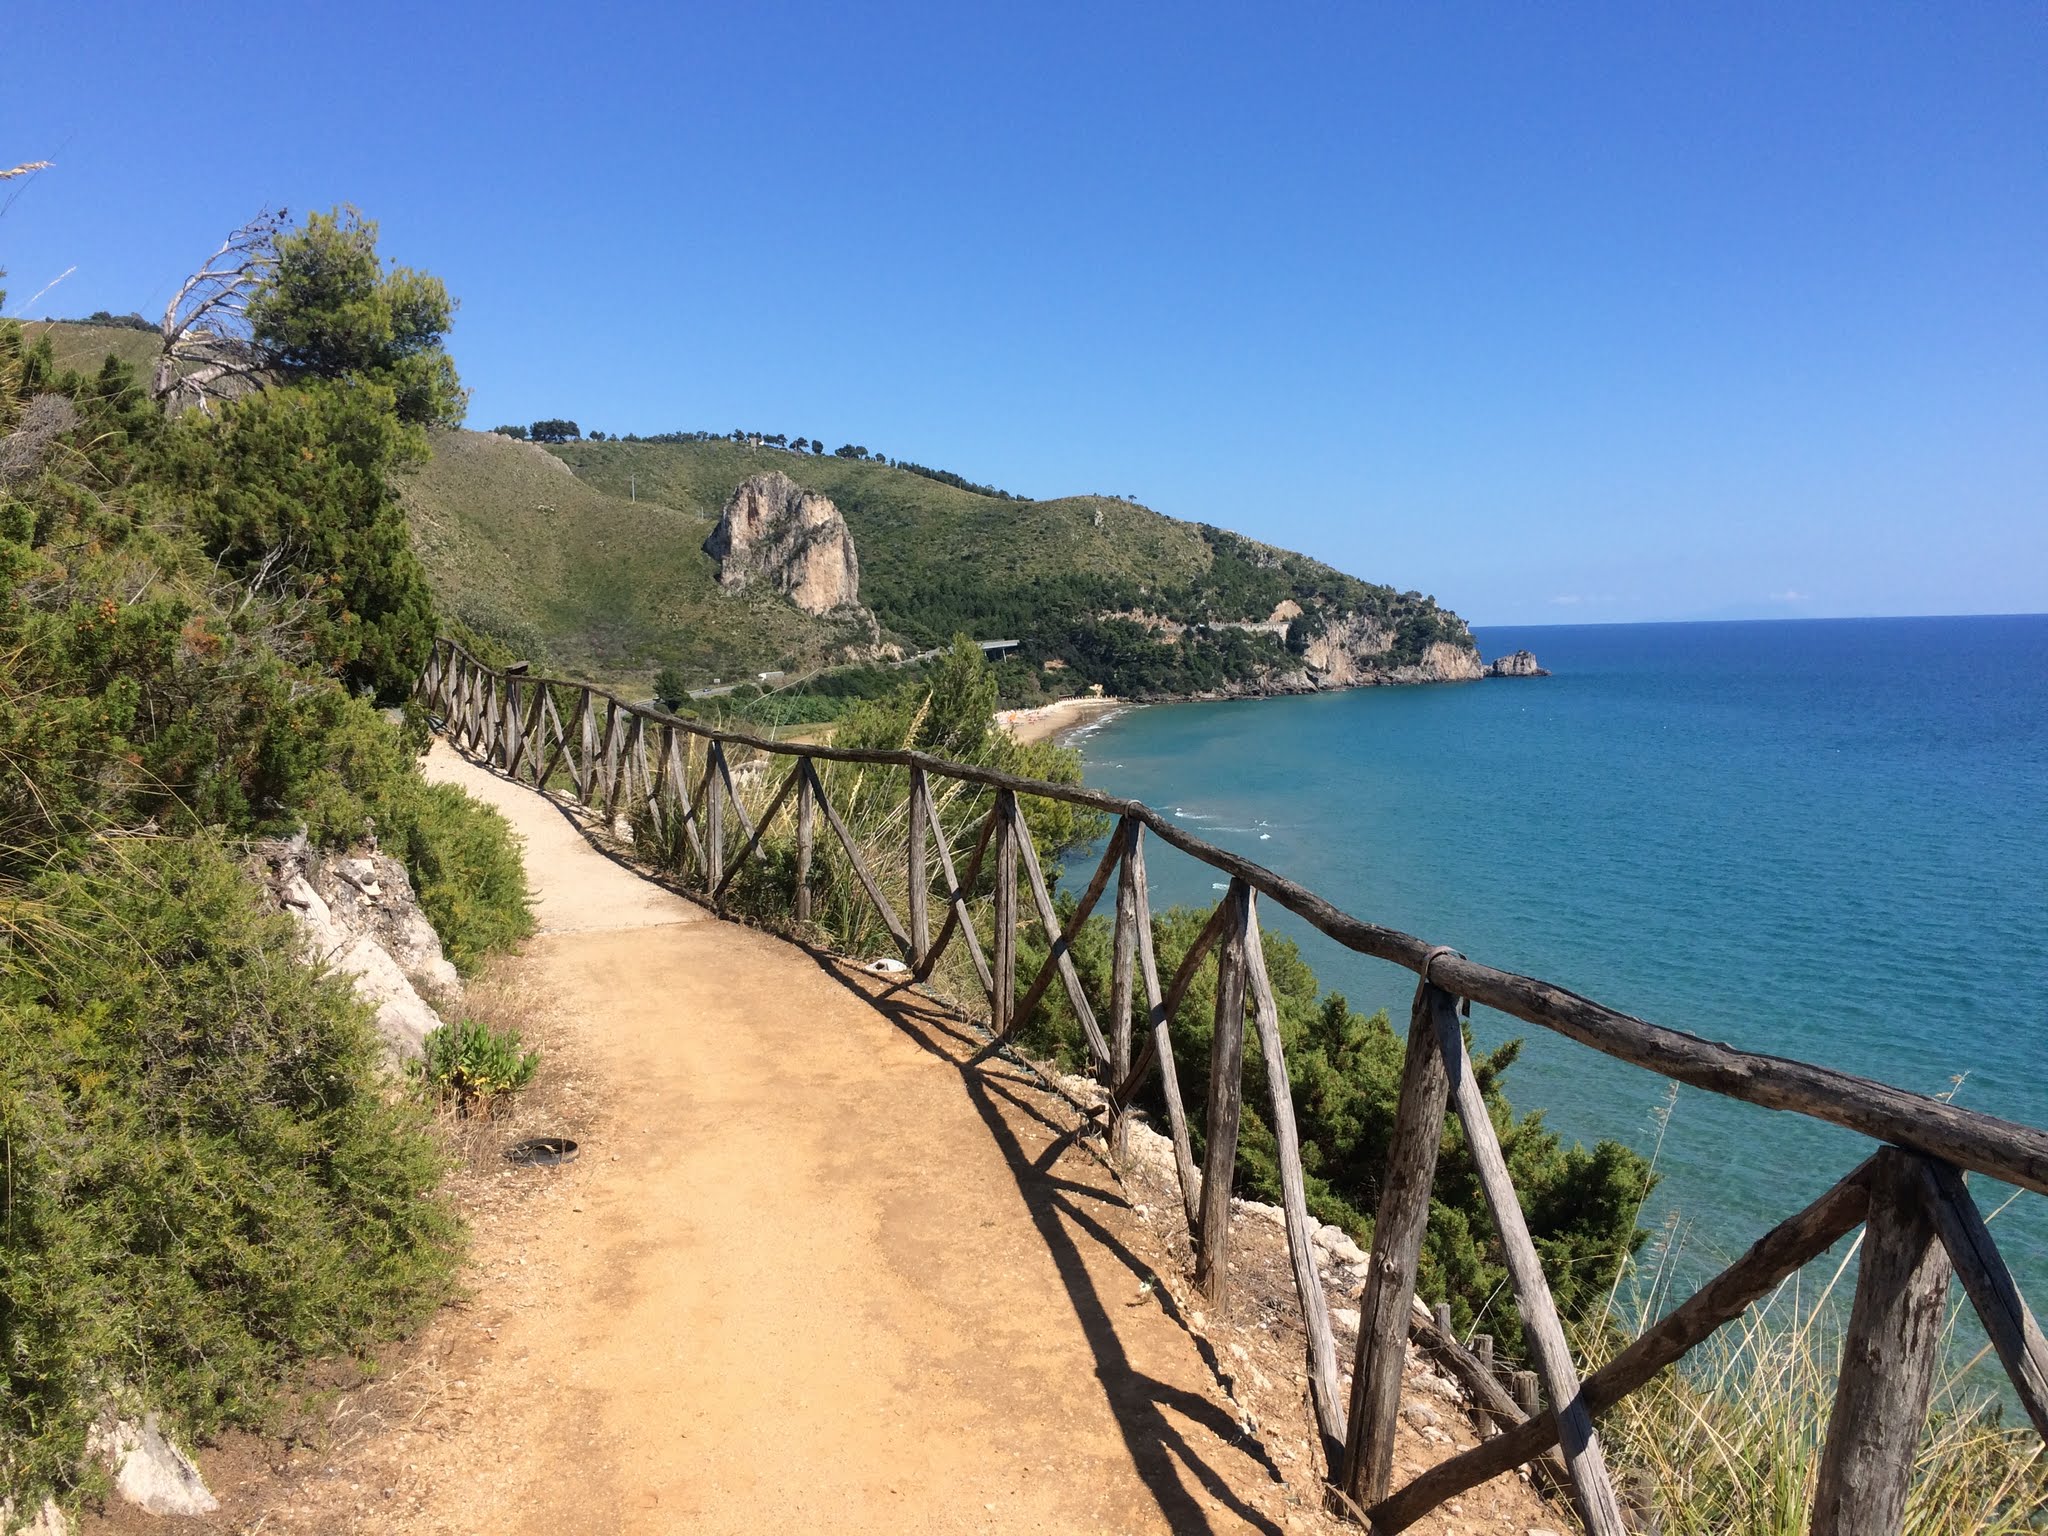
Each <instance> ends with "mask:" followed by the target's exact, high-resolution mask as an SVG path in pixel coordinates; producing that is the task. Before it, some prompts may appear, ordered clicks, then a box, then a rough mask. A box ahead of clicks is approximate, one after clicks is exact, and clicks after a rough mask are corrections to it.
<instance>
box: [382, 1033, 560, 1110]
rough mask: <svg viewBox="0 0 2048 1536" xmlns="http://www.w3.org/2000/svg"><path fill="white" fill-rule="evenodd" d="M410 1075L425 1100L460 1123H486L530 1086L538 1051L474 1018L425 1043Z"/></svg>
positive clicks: (535, 1067)
mask: <svg viewBox="0 0 2048 1536" xmlns="http://www.w3.org/2000/svg"><path fill="white" fill-rule="evenodd" d="M425 1050H426V1054H425V1056H424V1057H423V1058H422V1059H421V1060H420V1061H419V1062H417V1063H416V1064H415V1065H414V1067H413V1069H412V1070H413V1073H414V1075H415V1077H416V1078H417V1079H418V1081H419V1082H420V1084H421V1086H422V1087H423V1089H424V1090H425V1092H426V1094H427V1095H428V1097H429V1098H431V1099H432V1100H433V1101H434V1102H435V1103H436V1104H439V1105H441V1106H443V1107H444V1108H449V1109H453V1110H454V1111H455V1113H456V1114H457V1115H458V1116H460V1117H462V1118H464V1119H469V1118H472V1117H474V1118H487V1117H488V1116H489V1115H490V1113H491V1111H492V1109H493V1108H494V1107H495V1106H496V1104H497V1102H498V1101H499V1100H500V1099H502V1098H505V1097H506V1096H508V1095H510V1094H514V1093H517V1092H518V1091H519V1090H520V1089H522V1088H524V1087H525V1086H526V1085H527V1084H529V1083H531V1082H532V1081H533V1078H534V1074H535V1073H536V1072H538V1071H539V1070H540V1052H539V1051H529V1050H526V1049H524V1042H523V1041H522V1040H521V1039H520V1035H519V1031H518V1030H516V1029H510V1028H506V1029H493V1028H492V1027H491V1026H490V1025H488V1024H481V1023H478V1022H476V1021H475V1020H473V1019H461V1020H458V1021H457V1022H455V1023H453V1024H443V1025H442V1026H441V1027H440V1028H439V1029H437V1030H433V1031H431V1032H430V1033H429V1034H428V1035H427V1038H426V1041H425Z"/></svg>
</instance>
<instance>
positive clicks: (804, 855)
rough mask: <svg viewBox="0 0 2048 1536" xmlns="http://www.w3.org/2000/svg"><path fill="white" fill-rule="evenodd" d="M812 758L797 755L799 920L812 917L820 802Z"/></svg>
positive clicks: (797, 905) (806, 920)
mask: <svg viewBox="0 0 2048 1536" xmlns="http://www.w3.org/2000/svg"><path fill="white" fill-rule="evenodd" d="M811 771H812V770H811V760H810V759H809V758H808V757H804V758H799V759H797V780H796V920H797V921H798V922H799V923H808V922H809V921H810V920H811V855H812V853H813V852H814V851H815V849H816V847H817V841H818V804H817V798H816V796H814V795H813V794H812V793H811Z"/></svg>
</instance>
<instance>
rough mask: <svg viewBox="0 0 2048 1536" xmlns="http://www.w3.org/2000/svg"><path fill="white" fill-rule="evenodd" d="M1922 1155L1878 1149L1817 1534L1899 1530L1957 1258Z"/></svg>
mask: <svg viewBox="0 0 2048 1536" xmlns="http://www.w3.org/2000/svg"><path fill="white" fill-rule="evenodd" d="M1919 1162H1920V1159H1919V1158H1918V1157H1917V1156H1916V1155H1915V1154H1913V1153H1909V1152H1902V1151H1900V1150H1899V1149H1898V1148H1896V1147H1886V1148H1885V1149H1884V1150H1883V1151H1881V1152H1879V1153H1878V1154H1877V1157H1876V1159H1875V1164H1876V1165H1875V1167H1873V1168H1872V1170H1871V1184H1870V1216H1869V1219H1868V1220H1867V1221H1866V1222H1865V1223H1864V1228H1863V1253H1862V1257H1861V1260H1860V1262H1859V1265H1858V1268H1857V1271H1856V1300H1855V1301H1854V1302H1853V1303H1852V1304H1851V1306H1850V1308H1849V1333H1848V1337H1847V1338H1845V1339H1844V1340H1843V1342H1842V1374H1841V1377H1840V1379H1839V1381H1838V1382H1837V1383H1836V1386H1835V1407H1834V1412H1833V1413H1832V1414H1831V1415H1830V1416H1829V1418H1828V1439H1827V1449H1826V1450H1825V1451H1824V1452H1823V1453H1822V1455H1821V1462H1820V1478H1819V1481H1818V1482H1817V1484H1816V1485H1815V1488H1814V1495H1813V1525H1812V1527H1811V1529H1812V1531H1813V1536H1898V1533H1899V1531H1900V1529H1901V1528H1902V1527H1903V1526H1904V1524H1905V1518H1906V1492H1907V1490H1908V1489H1909V1488H1910V1487H1911V1486H1912V1482H1913V1458H1914V1454H1915V1453H1916V1452H1917V1451H1918V1449H1919V1446H1920V1431H1921V1428H1922V1426H1924V1425H1925V1424H1926V1422H1927V1400H1928V1397H1929V1395H1930V1394H1931V1392H1932V1390H1933V1386H1934V1367H1935V1363H1936V1360H1937V1358H1938V1357H1939V1356H1940V1354H1941V1326H1942V1316H1943V1313H1944V1311H1945V1309H1946V1304H1947V1300H1948V1282H1949V1273H1950V1270H1949V1260H1948V1254H1947V1252H1946V1251H1945V1250H1944V1249H1943V1248H1942V1246H1941V1242H1940V1239H1939V1236H1938V1234H1937V1232H1936V1228H1935V1223H1934V1214H1933V1212H1931V1211H1930V1210H1928V1208H1927V1204H1926V1201H1925V1200H1924V1198H1923V1197H1922V1195H1921V1190H1920V1169H1919V1166H1918V1164H1919Z"/></svg>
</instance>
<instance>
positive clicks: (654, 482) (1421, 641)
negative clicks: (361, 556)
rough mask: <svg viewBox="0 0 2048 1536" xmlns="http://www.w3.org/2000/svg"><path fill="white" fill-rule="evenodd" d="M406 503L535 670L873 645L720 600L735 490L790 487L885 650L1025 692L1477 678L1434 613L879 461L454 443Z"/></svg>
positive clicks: (451, 588)
mask: <svg viewBox="0 0 2048 1536" xmlns="http://www.w3.org/2000/svg"><path fill="white" fill-rule="evenodd" d="M435 446H436V452H435V458H434V461H433V462H432V463H431V464H429V465H428V466H426V467H425V468H424V469H423V470H421V471H420V472H419V473H418V475H417V476H416V477H415V479H414V481H413V484H412V486H411V489H410V492H409V500H410V504H411V506H412V508H413V513H414V518H415V529H416V533H417V535H418V537H419V540H420V544H421V554H422V557H423V558H424V559H425V560H426V562H427V567H428V570H429V573H430V575H431V577H432V579H433V581H434V584H435V588H436V591H437V593H438V594H439V595H440V597H441V599H442V601H443V603H444V605H445V606H446V607H447V608H448V609H450V610H451V611H452V612H454V613H455V614H457V615H458V616H459V617H461V618H462V619H463V620H464V622H466V623H468V624H470V625H472V626H474V627H475V628H477V629H479V630H481V631H484V632H487V633H491V634H495V635H497V636H499V637H501V638H503V639H505V640H507V641H508V642H509V643H511V644H512V645H513V646H514V647H515V648H517V649H520V650H522V651H523V652H526V653H529V654H531V655H532V656H534V657H535V658H536V659H546V660H548V661H550V662H553V663H555V664H557V665H563V666H571V667H580V668H583V669H586V670H595V671H600V672H607V673H611V674H614V675H616V674H623V673H631V672H635V671H640V672H651V671H652V670H653V669H654V668H657V667H660V666H676V667H679V668H682V669H684V670H685V671H686V672H687V673H688V674H689V675H690V676H691V679H692V681H704V682H708V681H710V680H711V678H712V677H714V676H727V677H729V676H731V675H734V674H736V673H740V672H744V671H750V670H767V669H770V668H780V669H787V670H796V669H801V668H806V667H809V666H811V665H815V664H817V663H819V662H822V661H826V660H830V659H833V658H835V657H837V656H839V655H843V654H845V653H846V648H847V647H848V646H853V647H856V648H858V647H860V646H862V645H864V644H866V643H868V642H869V640H870V637H869V636H867V635H865V634H862V633H859V632H857V626H855V625H853V624H852V623H851V622H850V621H846V622H841V621H837V620H830V621H828V620H824V619H817V618H812V617H810V616H808V615H805V614H802V613H799V612H798V611H797V610H796V609H795V608H794V606H792V605H791V604H790V603H788V602H786V601H784V600H782V599H781V598H779V597H778V596H775V595H773V594H772V592H770V591H769V590H767V589H766V588H763V587H760V586H754V587H749V588H747V589H746V590H744V591H742V592H737V593H732V592H725V591H722V590H720V588H719V586H718V583H717V574H718V573H717V567H716V565H715V564H714V562H713V560H712V558H711V557H710V556H709V555H707V554H705V553H703V551H702V549H701V545H702V544H703V541H704V539H705V537H706V536H707V535H708V534H709V533H710V532H711V530H712V529H713V528H714V527H716V526H717V522H718V518H719V515H720V512H721V510H722V508H723V506H724V505H725V503H726V501H727V500H728V499H729V498H730V497H731V496H732V494H733V492H734V490H735V489H736V488H737V487H739V486H740V485H741V484H742V483H743V482H745V481H747V480H749V479H752V478H753V477H756V476H760V475H766V474H772V473H777V472H779V473H780V474H782V475H786V476H788V477H789V478H790V479H791V480H793V481H794V482H796V484H797V485H798V486H800V487H802V488H803V489H804V490H807V491H813V492H816V493H818V494H820V495H823V496H826V497H829V498H830V499H831V501H832V502H833V504H834V505H835V506H836V507H837V509H838V511H839V513H840V514H841V515H842V516H843V518H844V519H845V523H846V526H847V528H848V529H849V530H850V531H851V533H852V536H853V539H854V542H855V545H856V546H857V549H858V554H859V565H860V589H859V600H860V602H861V604H862V605H863V606H864V607H866V608H867V609H868V610H870V611H871V612H872V613H873V614H874V616H875V618H876V620H877V621H878V622H879V624H880V627H881V630H882V638H883V639H884V640H885V641H894V642H897V643H900V644H901V645H902V646H903V647H904V648H905V649H917V648H920V647H929V646H935V645H939V644H942V643H944V642H945V641H946V640H947V639H948V638H949V637H951V636H952V635H954V634H956V633H962V632H964V633H967V634H969V635H972V636H973V637H975V638H976V639H1011V640H1017V641H1019V642H1021V648H1022V660H1023V661H1024V663H1025V664H1026V669H1027V670H1028V673H1029V676H1028V677H1026V678H1023V679H1020V681H1023V682H1025V683H1027V684H1028V685H1029V686H1027V687H1025V688H1024V689H1023V691H1026V692H1029V691H1034V689H1036V688H1038V687H1045V688H1051V689H1062V688H1070V687H1072V686H1074V685H1076V684H1080V683H1086V682H1100V683H1103V684H1104V685H1106V686H1108V687H1109V688H1111V689H1112V690H1114V691H1117V692H1122V693H1125V694H1131V695H1146V694H1172V693H1195V692H1213V691H1224V692H1229V691H1239V692H1253V691H1281V690H1305V689H1310V688H1315V687H1337V686H1351V685H1355V684H1359V683H1369V682H1380V681H1428V680H1436V679H1451V678H1463V677H1468V676H1477V675H1478V664H1477V656H1476V653H1475V652H1474V651H1473V649H1472V642H1471V636H1470V634H1469V632H1468V631H1467V629H1466V627H1465V625H1464V622H1463V621H1462V620H1461V619H1459V618H1458V617H1457V616H1456V615H1455V614H1452V613H1449V612H1447V611H1445V610H1443V609H1440V608H1438V607H1437V605H1436V603H1435V601H1434V600H1433V599H1431V598H1427V597H1424V596H1422V595H1421V594H1419V593H1412V592H1411V593H1401V592H1396V591H1395V590H1394V589H1392V588H1391V587H1385V586H1379V585H1375V584H1372V583H1369V582H1365V581H1361V580H1358V579H1356V578H1354V577H1351V576H1347V575H1345V574H1344V573H1342V572H1340V571H1337V570H1335V569H1333V568H1331V567H1329V566H1327V565H1323V564H1322V563H1320V562H1318V561H1315V560H1311V559H1309V558H1307V557H1306V556H1303V555H1298V554H1294V553H1291V552H1289V551H1286V550H1280V549H1275V548H1272V547H1271V546H1268V545H1263V544H1259V543H1257V542H1255V541H1253V540H1250V539H1246V538H1243V537H1241V536H1240V535H1237V534H1234V533H1230V532H1227V531H1225V530H1222V529H1218V528H1212V527H1208V526H1206V525H1201V524H1196V523H1189V522H1183V521H1181V520H1179V519H1177V518H1172V517H1168V516H1166V515H1164V514H1162V513H1159V512H1155V511H1153V510H1151V509H1150V508H1147V507H1143V506H1140V505H1138V504H1137V503H1135V502H1132V501H1128V500H1123V499H1120V498H1116V497H1103V496H1074V497H1063V498H1060V499H1057V500H1049V501H1029V500H1021V499H1017V498H1013V497H1002V496H997V495H989V494H983V493H981V492H978V491H975V490H972V489H967V488H963V487H962V486H958V485H954V484H949V483H946V482H944V481H941V480H938V479H934V478H932V477H931V476H929V475H928V474H922V473H917V472H914V471H912V470H910V469H906V468H901V467H898V466H895V465H891V464H887V463H884V462H881V461H878V460H872V459H867V460H863V459H856V458H843V457H839V456H835V455H821V454H809V453H802V452H791V451H788V450H785V449H778V448H774V447H768V446H765V445H749V444H747V443H744V442H733V441H730V440H725V439H708V440H685V441H668V442H635V441H600V442H575V443H567V444H561V445H555V446H552V447H548V448H541V447H539V446H538V445H535V444H531V443H521V442H515V441H513V440H511V439H509V438H505V437H499V436H495V435H490V434H483V433H469V432H465V433H455V434H443V435H441V436H438V437H437V438H436V440H435Z"/></svg>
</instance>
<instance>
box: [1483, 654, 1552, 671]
mask: <svg viewBox="0 0 2048 1536" xmlns="http://www.w3.org/2000/svg"><path fill="white" fill-rule="evenodd" d="M1486 675H1487V676H1488V677H1548V676H1550V669H1549V668H1548V667H1539V666H1537V665H1536V654H1535V652H1533V651H1516V652H1515V653H1514V654H1513V655H1512V656H1501V657H1497V658H1495V659H1494V660H1493V661H1490V662H1488V663H1487V664H1486Z"/></svg>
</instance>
